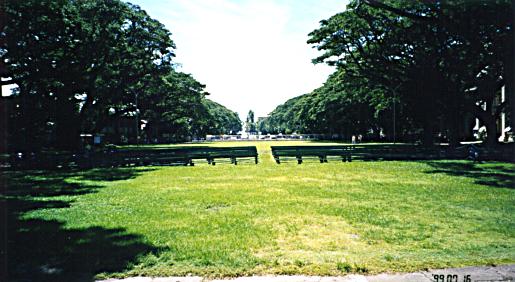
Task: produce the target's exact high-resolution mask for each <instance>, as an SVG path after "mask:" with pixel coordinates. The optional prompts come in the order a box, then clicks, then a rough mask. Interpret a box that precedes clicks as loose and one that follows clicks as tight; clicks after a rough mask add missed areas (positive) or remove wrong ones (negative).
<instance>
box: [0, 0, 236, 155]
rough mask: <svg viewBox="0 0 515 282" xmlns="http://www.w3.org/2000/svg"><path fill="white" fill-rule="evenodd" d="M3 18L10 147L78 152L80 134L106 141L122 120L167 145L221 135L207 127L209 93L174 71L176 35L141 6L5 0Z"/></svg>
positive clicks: (105, 0) (1, 49)
mask: <svg viewBox="0 0 515 282" xmlns="http://www.w3.org/2000/svg"><path fill="white" fill-rule="evenodd" d="M5 15H6V24H5V27H4V28H3V31H2V33H0V37H1V38H0V39H1V40H0V42H1V46H0V58H1V60H2V62H3V63H4V64H5V69H6V71H5V72H4V73H2V77H3V78H4V81H2V84H10V83H16V84H17V85H18V88H17V89H16V91H15V93H14V95H13V96H12V97H7V98H5V97H3V98H2V99H4V100H6V99H9V100H11V101H13V104H14V105H15V106H14V107H13V108H12V109H11V111H10V116H9V123H8V124H9V138H10V139H11V140H12V141H10V142H9V143H10V144H12V145H16V147H18V148H20V149H26V150H35V149H38V148H41V147H43V146H53V147H55V148H59V149H76V148H77V146H78V144H79V135H80V134H81V133H88V134H95V133H101V132H103V131H104V130H105V129H106V127H109V126H113V124H116V123H117V122H118V121H119V120H120V119H121V118H124V117H125V118H128V117H133V118H138V119H139V118H141V119H145V120H147V121H148V123H147V127H146V128H145V130H144V131H142V132H141V133H142V134H148V135H149V136H148V137H153V136H155V135H156V134H159V132H166V133H168V134H169V136H171V137H170V140H175V139H177V140H182V139H184V138H185V137H186V136H190V137H191V136H200V135H201V134H205V133H206V132H209V131H219V130H220V128H219V125H218V124H217V125H215V124H214V123H213V122H212V121H211V120H210V117H211V116H210V115H209V113H208V109H207V107H206V104H209V102H206V100H205V93H204V87H205V86H204V85H202V84H201V83H199V82H198V81H196V80H195V79H194V78H193V77H192V76H191V75H188V74H184V73H181V72H178V71H176V70H175V66H174V63H173V58H174V56H175V52H174V49H175V44H174V42H173V40H172V39H171V33H170V31H168V30H167V29H166V28H165V27H164V25H163V24H161V23H160V22H158V21H157V20H154V19H152V18H151V17H150V16H149V15H148V14H147V13H146V12H145V11H144V10H142V9H141V8H140V7H139V6H136V5H132V4H129V3H124V2H122V1H118V0H58V1H55V0H27V1H16V0H8V1H6V5H5ZM218 113H219V114H230V111H226V112H224V111H218ZM231 118H232V117H228V118H227V119H229V120H231ZM220 119H223V118H221V117H220ZM138 127H139V125H138ZM138 137H139V136H138Z"/></svg>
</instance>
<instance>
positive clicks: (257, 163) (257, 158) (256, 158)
mask: <svg viewBox="0 0 515 282" xmlns="http://www.w3.org/2000/svg"><path fill="white" fill-rule="evenodd" d="M255 159H256V164H258V157H257V156H256V157H255Z"/></svg>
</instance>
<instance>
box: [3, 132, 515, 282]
mask: <svg viewBox="0 0 515 282" xmlns="http://www.w3.org/2000/svg"><path fill="white" fill-rule="evenodd" d="M300 143H301V142H286V141H283V142H254V143H251V142H237V143H235V142H226V143H213V144H211V145H212V146H240V145H256V146H258V150H259V151H260V163H259V164H258V165H254V164H251V163H250V162H249V163H248V164H239V165H237V166H234V165H230V164H222V163H218V164H217V165H216V166H209V165H207V164H197V165H196V166H194V167H182V166H180V167H138V168H111V169H92V170H87V171H53V172H50V171H30V172H25V171H24V172H3V173H2V178H3V182H4V184H6V185H5V186H4V188H6V189H4V190H3V191H2V195H1V197H2V200H3V202H2V205H3V206H4V207H7V209H6V211H7V212H6V214H7V224H6V227H7V228H6V229H7V233H6V234H7V236H8V240H7V241H6V242H7V260H8V269H9V272H10V275H11V277H13V278H19V277H23V276H29V277H37V278H38V280H44V279H49V280H50V279H61V280H65V279H69V278H74V280H76V279H77V278H78V277H82V278H84V279H90V278H92V277H93V275H96V277H97V278H99V277H116V276H134V275H150V276H170V275H187V274H195V275H202V276H235V275H250V274H313V275H342V274H345V273H347V272H362V273H378V272H396V271H411V270H419V269H425V268H440V267H450V266H465V265H488V264H503V263H513V262H515V190H514V187H515V165H514V164H508V163H483V164H473V163H471V162H467V161H421V162H401V161H390V162H358V161H355V162H351V163H342V162H338V161H332V162H331V161H330V162H329V163H326V164H320V163H318V161H316V160H314V161H312V162H309V161H306V162H305V163H304V164H302V165H297V164H296V163H295V162H290V163H284V164H281V165H277V164H275V163H274V162H273V160H272V158H271V154H270V145H272V144H284V145H286V144H288V145H293V144H300ZM204 145H205V144H204ZM5 204H7V205H5ZM4 233H5V232H4ZM2 251H5V246H3V249H2Z"/></svg>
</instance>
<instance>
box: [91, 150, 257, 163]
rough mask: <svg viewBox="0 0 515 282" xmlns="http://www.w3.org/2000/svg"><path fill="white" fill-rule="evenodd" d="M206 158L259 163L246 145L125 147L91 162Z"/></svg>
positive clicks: (178, 161) (255, 155)
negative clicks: (247, 160) (161, 147)
mask: <svg viewBox="0 0 515 282" xmlns="http://www.w3.org/2000/svg"><path fill="white" fill-rule="evenodd" d="M201 159H203V160H206V161H207V162H208V163H209V164H212V165H215V164H216V160H217V159H228V160H230V162H231V163H232V164H235V165H236V164H238V160H239V159H240V160H241V159H252V160H253V161H254V162H255V163H256V164H257V163H258V153H257V149H256V147H255V146H245V147H200V146H199V147H180V148H165V149H125V150H113V151H111V152H108V153H104V154H96V155H95V156H93V157H92V159H91V160H90V162H91V163H92V166H131V165H174V164H180V165H190V166H193V165H194V160H201Z"/></svg>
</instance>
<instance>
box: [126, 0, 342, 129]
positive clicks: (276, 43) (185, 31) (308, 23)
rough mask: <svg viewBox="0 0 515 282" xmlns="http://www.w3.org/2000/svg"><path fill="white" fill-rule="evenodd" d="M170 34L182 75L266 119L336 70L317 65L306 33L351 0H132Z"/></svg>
mask: <svg viewBox="0 0 515 282" xmlns="http://www.w3.org/2000/svg"><path fill="white" fill-rule="evenodd" d="M127 2H130V3H133V4H136V5H139V6H140V7H141V8H142V9H143V10H145V11H147V13H148V14H149V15H150V16H151V17H152V18H154V19H157V20H158V21H160V22H161V23H163V24H164V25H165V26H166V28H167V29H168V30H170V31H171V32H172V39H173V41H174V42H175V44H176V46H177V49H176V55H177V57H176V58H175V62H177V63H179V64H180V67H179V69H178V70H179V71H182V72H185V73H191V74H192V75H193V77H195V79H197V80H198V81H199V82H201V83H203V84H205V85H206V91H207V92H209V93H210V95H209V96H208V98H209V99H211V100H213V101H216V102H218V103H220V104H222V105H224V106H226V107H228V108H229V109H231V110H233V111H236V112H238V113H239V115H240V118H241V119H242V120H245V118H246V116H247V113H248V111H249V110H253V111H254V112H255V116H256V117H261V116H266V115H267V114H268V113H270V112H271V111H272V110H273V109H275V107H276V106H278V105H280V104H282V103H284V102H285V101H286V100H288V99H290V98H293V97H295V96H299V95H302V94H305V93H309V92H311V91H312V90H313V89H315V88H317V87H319V86H321V85H322V84H323V82H324V81H325V80H326V79H327V76H328V75H329V74H330V73H331V72H332V71H333V68H331V67H329V66H326V65H324V64H318V65H313V64H312V63H311V59H313V58H315V57H316V56H317V54H319V53H318V51H317V50H316V49H313V48H312V46H310V45H308V44H307V43H306V41H307V40H308V33H309V32H311V31H313V30H315V29H316V28H318V27H319V21H320V20H322V19H327V18H329V17H330V16H332V15H334V14H336V13H338V12H341V11H343V10H344V9H345V5H346V2H347V1H346V0H128V1H127Z"/></svg>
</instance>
